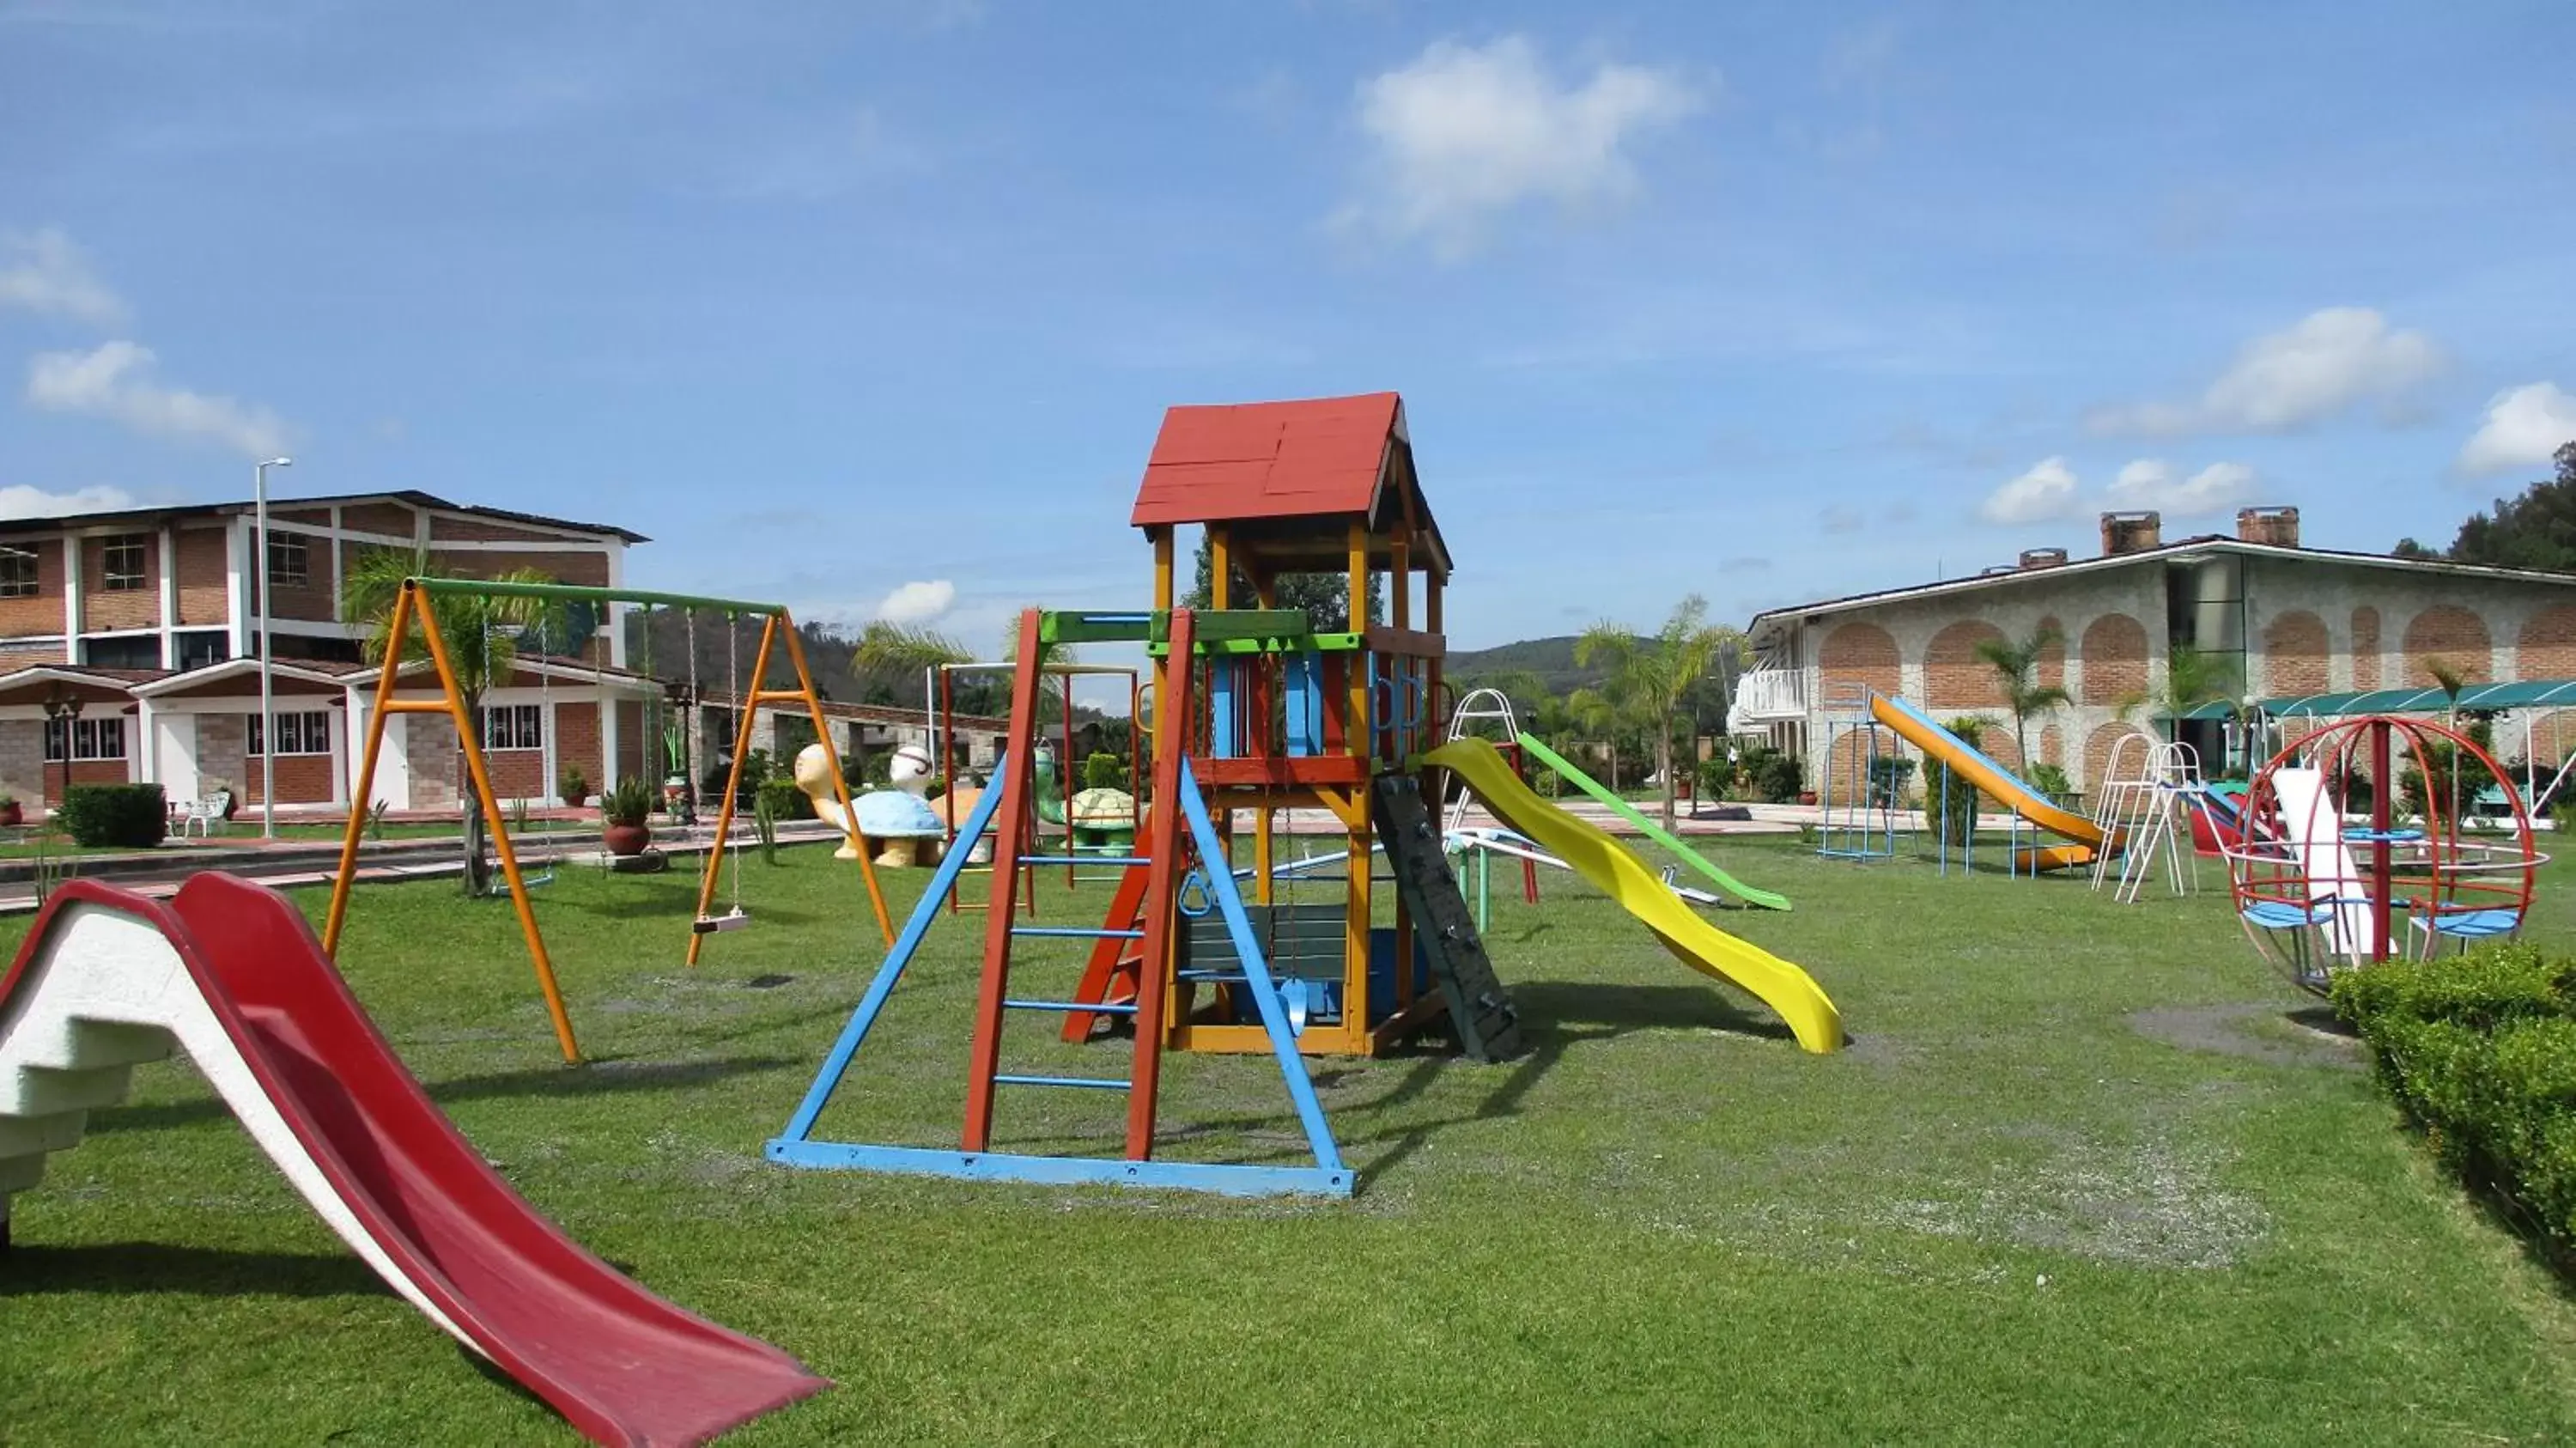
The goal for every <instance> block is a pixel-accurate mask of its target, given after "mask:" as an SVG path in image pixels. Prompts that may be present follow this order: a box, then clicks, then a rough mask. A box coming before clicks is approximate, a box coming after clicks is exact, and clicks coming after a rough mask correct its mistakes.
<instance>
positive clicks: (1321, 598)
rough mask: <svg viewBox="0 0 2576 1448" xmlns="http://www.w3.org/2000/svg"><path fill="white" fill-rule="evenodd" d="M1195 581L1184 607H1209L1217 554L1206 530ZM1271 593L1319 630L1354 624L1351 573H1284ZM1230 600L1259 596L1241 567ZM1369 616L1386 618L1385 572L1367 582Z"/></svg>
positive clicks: (1249, 602) (1246, 601)
mask: <svg viewBox="0 0 2576 1448" xmlns="http://www.w3.org/2000/svg"><path fill="white" fill-rule="evenodd" d="M1195 578H1196V581H1194V582H1193V583H1191V584H1190V589H1189V592H1188V594H1187V595H1185V596H1184V597H1183V598H1182V599H1181V607H1183V608H1207V607H1209V606H1210V600H1212V599H1213V598H1215V597H1216V593H1215V588H1214V585H1215V581H1216V553H1215V550H1214V549H1213V548H1212V547H1210V546H1209V541H1208V536H1207V533H1206V532H1205V531H1204V530H1202V531H1201V532H1200V534H1199V552H1198V562H1197V566H1196V574H1195ZM1273 583H1274V585H1275V587H1276V590H1277V591H1276V592H1275V593H1274V594H1273V595H1272V597H1273V598H1275V599H1276V600H1277V606H1278V607H1280V608H1302V609H1304V610H1305V611H1306V620H1307V622H1308V624H1309V625H1311V626H1312V627H1313V628H1314V630H1315V632H1317V633H1342V632H1345V631H1347V630H1348V629H1349V628H1350V626H1351V577H1350V575H1349V574H1348V573H1282V574H1280V575H1279V576H1278V577H1277V578H1276V579H1274V580H1273ZM1227 589H1228V593H1227V597H1228V601H1229V602H1230V603H1231V604H1232V605H1233V606H1234V607H1236V608H1251V607H1253V606H1254V605H1253V599H1254V598H1256V597H1258V596H1259V595H1257V594H1256V593H1255V592H1254V591H1253V587H1252V576H1251V575H1250V574H1247V573H1245V572H1244V571H1243V570H1242V568H1240V567H1237V568H1236V569H1235V570H1234V581H1233V582H1232V583H1231V584H1229V585H1227ZM1368 616H1369V619H1370V620H1371V621H1372V622H1377V621H1382V620H1384V619H1385V617H1386V575H1384V574H1382V573H1372V574H1370V575H1369V583H1368Z"/></svg>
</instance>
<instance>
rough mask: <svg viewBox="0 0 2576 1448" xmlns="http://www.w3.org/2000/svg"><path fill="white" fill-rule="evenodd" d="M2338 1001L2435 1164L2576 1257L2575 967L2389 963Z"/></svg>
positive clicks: (2502, 949)
mask: <svg viewBox="0 0 2576 1448" xmlns="http://www.w3.org/2000/svg"><path fill="white" fill-rule="evenodd" d="M2334 1003H2335V1009H2336V1011H2337V1012H2338V1013H2340V1014H2341V1015H2342V1016H2343V1018H2344V1019H2345V1020H2347V1021H2349V1022H2351V1023H2352V1024H2353V1026H2354V1027H2355V1028H2356V1029H2357V1030H2359V1031H2360V1032H2361V1037H2362V1039H2363V1040H2364V1041H2366V1042H2368V1043H2369V1045H2370V1052H2371V1059H2372V1062H2373V1064H2374V1066H2375V1068H2376V1069H2377V1071H2378V1075H2379V1080H2380V1082H2381V1084H2383V1085H2385V1086H2386V1087H2387V1088H2388V1091H2389V1093H2390V1094H2391V1095H2393V1096H2395V1097H2396V1098H2397V1101H2398V1104H2399V1105H2401V1106H2403V1107H2404V1108H2405V1110H2406V1112H2407V1114H2408V1115H2409V1116H2411V1117H2413V1118H2414V1119H2415V1121H2416V1123H2417V1124H2419V1125H2420V1126H2422V1127H2423V1129H2424V1135H2425V1141H2426V1144H2427V1145H2429V1146H2430V1147H2431V1148H2432V1149H2433V1152H2434V1154H2435V1155H2436V1156H2437V1157H2439V1158H2440V1159H2441V1161H2442V1163H2443V1165H2445V1166H2446V1167H2448V1168H2450V1169H2451V1170H2452V1171H2455V1172H2457V1173H2459V1174H2460V1175H2461V1176H2462V1177H2463V1178H2464V1179H2465V1180H2467V1181H2468V1182H2469V1183H2470V1184H2471V1185H2473V1186H2478V1187H2484V1188H2488V1189H2491V1190H2493V1191H2494V1192H2496V1193H2497V1194H2498V1195H2500V1196H2502V1197H2503V1198H2504V1199H2505V1200H2506V1201H2508V1202H2510V1203H2512V1204H2513V1205H2514V1206H2516V1207H2518V1208H2520V1209H2521V1210H2522V1211H2523V1212H2525V1213H2527V1214H2528V1215H2529V1216H2530V1218H2531V1219H2532V1222H2533V1224H2534V1225H2535V1226H2536V1227H2537V1228H2538V1230H2539V1231H2540V1233H2541V1234H2542V1235H2543V1236H2545V1237H2546V1238H2547V1239H2548V1241H2549V1243H2550V1244H2551V1246H2552V1247H2554V1248H2555V1249H2556V1250H2557V1251H2558V1252H2559V1254H2560V1255H2561V1258H2562V1260H2564V1259H2565V1258H2566V1257H2567V1255H2568V1254H2569V1252H2570V1250H2571V1249H2576V959H2550V958H2548V957H2545V956H2543V955H2542V954H2541V953H2540V951H2539V950H2538V949H2536V948H2535V947H2532V946H2528V945H2520V944H2513V945H2496V946H2489V947H2487V948H2485V949H2483V950H2473V951H2470V952H2468V953H2467V954H2465V955H2457V956H2449V957H2446V958H2443V959H2439V960H2433V961H2424V962H2410V961H2389V962H2386V963H2384V964H2379V965H2368V966H2363V967H2361V968H2359V969H2356V970H2352V971H2347V972H2345V973H2343V974H2342V975H2340V976H2338V977H2337V978H2336V980H2335V986H2334Z"/></svg>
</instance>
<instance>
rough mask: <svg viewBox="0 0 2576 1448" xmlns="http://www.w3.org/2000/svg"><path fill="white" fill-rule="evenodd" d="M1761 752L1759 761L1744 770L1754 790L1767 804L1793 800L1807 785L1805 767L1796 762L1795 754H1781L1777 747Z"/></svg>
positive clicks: (1785, 802) (1748, 765)
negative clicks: (1760, 760)
mask: <svg viewBox="0 0 2576 1448" xmlns="http://www.w3.org/2000/svg"><path fill="white" fill-rule="evenodd" d="M1762 753H1763V759H1762V762H1761V763H1759V764H1747V766H1746V772H1747V773H1748V774H1750V775H1751V776H1752V777H1753V789H1754V792H1755V793H1757V794H1759V795H1760V796H1762V799H1763V801H1764V802H1765V803H1767V804H1788V803H1790V802H1791V801H1793V800H1795V799H1796V798H1797V797H1798V793H1799V791H1801V790H1803V789H1805V788H1806V787H1807V771H1806V767H1805V766H1804V765H1802V764H1800V763H1799V762H1798V760H1797V758H1796V756H1794V755H1789V754H1783V753H1781V752H1780V751H1779V750H1777V749H1768V748H1766V749H1764V750H1763V751H1762Z"/></svg>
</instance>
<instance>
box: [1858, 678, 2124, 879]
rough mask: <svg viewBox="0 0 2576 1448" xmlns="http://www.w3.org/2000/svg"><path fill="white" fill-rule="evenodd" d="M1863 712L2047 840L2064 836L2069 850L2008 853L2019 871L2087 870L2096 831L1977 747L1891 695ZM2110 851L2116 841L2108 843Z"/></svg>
mask: <svg viewBox="0 0 2576 1448" xmlns="http://www.w3.org/2000/svg"><path fill="white" fill-rule="evenodd" d="M1869 712H1870V715H1871V717H1873V718H1875V719H1877V720H1878V722H1879V723H1881V724H1884V725H1886V726H1887V727H1888V728H1890V729H1893V730H1895V731H1896V733H1897V736H1898V737H1899V738H1902V739H1903V740H1904V741H1905V742H1906V743H1908V744H1911V745H1913V746H1914V747H1915V748H1917V749H1920V750H1922V751H1923V752H1924V754H1925V755H1927V756H1929V757H1930V758H1933V759H1936V760H1939V761H1940V762H1941V763H1943V764H1946V765H1948V766H1950V772H1951V773H1953V774H1956V775H1958V776H1959V777H1960V778H1961V779H1964V780H1966V781H1968V783H1970V784H1972V785H1975V786H1976V788H1977V792H1978V793H1979V794H1982V795H1984V796H1985V797H1986V798H1988V799H1991V800H1993V801H1994V802H1995V803H1997V804H2000V805H2002V806H2003V807H2004V808H2006V809H2008V810H2011V811H2012V812H2013V813H2015V814H2017V815H2020V816H2021V817H2022V818H2023V819H2026V820H2028V821H2030V822H2031V823H2032V824H2035V825H2037V826H2039V827H2040V828H2041V829H2044V830H2046V831H2048V832H2049V833H2050V834H2052V835H2064V836H2065V837H2066V838H2068V839H2070V840H2073V841H2075V843H2074V844H2071V845H2031V846H2024V847H2023V848H2021V849H2019V850H2016V851H2014V852H2013V861H2014V863H2015V864H2017V865H2018V866H2019V867H2020V868H2022V869H2025V870H2063V869H2067V868H2069V867H2070V866H2075V865H2089V864H2092V863H2093V857H2094V855H2095V854H2096V853H2098V852H2099V851H2100V850H2101V849H2102V848H2103V846H2104V844H2105V841H2104V839H2103V835H2102V829H2101V826H2099V825H2096V824H2094V823H2093V822H2092V821H2091V820H2089V819H2086V818H2085V817H2084V816H2082V815H2080V814H2076V813H2074V812H2073V811H2071V810H2064V809H2060V808H2058V807H2057V806H2056V805H2055V804H2053V803H2051V802H2050V801H2049V799H2048V797H2047V796H2046V795H2043V794H2041V793H2040V792H2039V791H2037V790H2035V789H2032V788H2031V787H2030V786H2029V785H2026V784H2024V783H2022V782H2021V781H2020V780H2018V779H2016V778H2014V777H2013V776H2012V775H2010V774H2008V773H2006V772H2005V771H2004V767H2003V766H2002V765H2000V764H1997V763H1995V762H1994V761H1993V760H1991V759H1988V758H1987V757H1986V756H1985V755H1984V754H1983V753H1982V752H1980V751H1979V750H1978V749H1977V747H1976V746H1975V745H1973V744H1970V743H1969V742H1968V741H1966V740H1965V739H1962V738H1960V737H1959V736H1958V735H1956V734H1953V733H1951V732H1950V731H1949V730H1948V729H1945V728H1943V727H1942V726H1941V725H1940V724H1939V723H1937V722H1935V721H1934V720H1933V718H1932V716H1931V715H1929V714H1926V713H1924V712H1923V711H1922V710H1920V709H1917V708H1915V707H1914V706H1913V705H1911V704H1908V703H1906V702H1905V701H1904V700H1903V699H1899V698H1897V697H1895V696H1894V695H1891V694H1877V693H1873V694H1871V695H1870V696H1869ZM2108 843H2109V845H2110V847H2111V848H2112V849H2115V850H2116V849H2118V848H2119V841H2117V840H2112V841H2109V842H2108Z"/></svg>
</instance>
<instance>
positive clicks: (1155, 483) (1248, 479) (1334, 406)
mask: <svg viewBox="0 0 2576 1448" xmlns="http://www.w3.org/2000/svg"><path fill="white" fill-rule="evenodd" d="M1403 435H1404V400H1403V399H1402V398H1400V397H1398V396H1397V395H1396V394H1394V393H1392V392H1371V393H1366V394H1364V395H1362V396H1358V397H1318V398H1313V399H1310V400H1308V401H1304V402H1247V403H1240V404H1237V405H1234V406H1224V407H1175V408H1172V409H1171V410H1170V411H1168V412H1165V413H1164V414H1163V430H1162V432H1161V433H1160V434H1159V435H1157V436H1156V437H1155V439H1154V455H1153V457H1152V458H1151V459H1150V460H1149V461H1147V463H1146V464H1145V482H1144V486H1142V487H1140V488H1138V489H1137V490H1136V510H1135V513H1134V515H1133V516H1132V517H1131V518H1130V519H1129V520H1128V521H1130V522H1131V523H1133V524H1134V525H1135V526H1137V527H1139V528H1143V527H1151V526H1156V525H1162V524H1172V523H1210V522H1231V521H1233V520H1236V519H1240V518H1310V517H1321V516H1330V515H1340V514H1351V513H1366V512H1368V511H1369V508H1370V505H1371V504H1372V503H1373V502H1375V501H1376V498H1377V487H1378V481H1379V479H1380V477H1381V476H1382V474H1383V472H1384V470H1385V465H1386V455H1387V447H1388V444H1389V443H1390V442H1392V441H1396V440H1399V439H1401V438H1402V437H1403Z"/></svg>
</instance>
